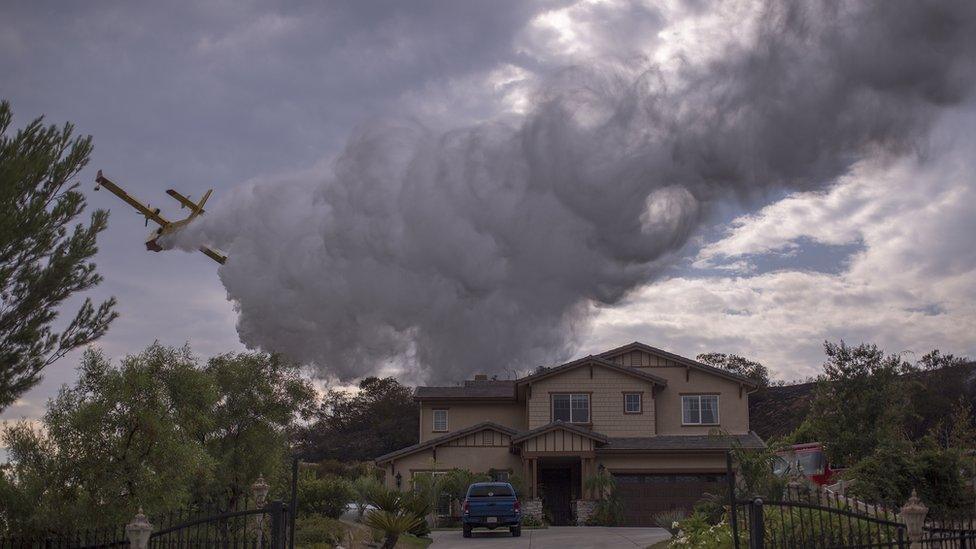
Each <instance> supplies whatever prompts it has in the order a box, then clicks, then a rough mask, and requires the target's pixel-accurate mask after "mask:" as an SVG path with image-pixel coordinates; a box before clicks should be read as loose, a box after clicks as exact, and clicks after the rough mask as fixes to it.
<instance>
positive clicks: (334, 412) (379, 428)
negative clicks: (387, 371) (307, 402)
mask: <svg viewBox="0 0 976 549" xmlns="http://www.w3.org/2000/svg"><path fill="white" fill-rule="evenodd" d="M419 421H420V407H419V406H418V405H417V403H416V402H414V401H413V395H412V392H411V389H410V388H409V387H407V386H405V385H402V384H400V382H398V381H397V380H396V379H394V378H392V377H387V378H377V377H368V378H366V379H363V380H362V381H361V382H360V383H359V392H358V393H356V394H355V395H350V394H349V393H347V392H345V391H335V390H333V391H329V393H328V394H327V395H326V396H325V398H324V400H323V402H322V404H321V406H320V407H319V409H318V411H317V413H316V419H315V420H314V421H313V422H312V423H311V424H310V425H309V426H308V427H306V428H304V429H302V430H301V431H300V432H299V433H298V434H297V437H296V438H297V440H296V441H295V442H296V444H297V445H298V446H299V447H301V448H302V451H303V452H304V453H305V455H306V458H307V459H315V460H321V459H336V460H339V461H366V460H370V459H373V458H375V457H377V456H380V455H383V454H385V453H388V452H392V451H393V450H397V449H400V448H403V447H404V446H409V445H411V444H416V443H417V440H418V436H419Z"/></svg>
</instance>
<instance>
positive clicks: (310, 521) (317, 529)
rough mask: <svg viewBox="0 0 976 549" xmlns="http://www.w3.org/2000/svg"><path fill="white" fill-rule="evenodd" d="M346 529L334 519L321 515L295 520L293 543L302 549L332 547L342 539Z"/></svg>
mask: <svg viewBox="0 0 976 549" xmlns="http://www.w3.org/2000/svg"><path fill="white" fill-rule="evenodd" d="M345 535H346V529H345V528H344V527H343V525H342V523H341V522H339V521H338V520H336V519H332V518H329V517H321V516H309V517H302V518H299V519H296V520H295V545H296V546H297V547H301V548H303V549H312V548H315V549H318V548H319V547H323V548H325V547H333V546H336V545H339V544H340V543H342V542H343V541H344V538H345Z"/></svg>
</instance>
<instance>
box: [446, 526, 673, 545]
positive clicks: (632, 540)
mask: <svg viewBox="0 0 976 549" xmlns="http://www.w3.org/2000/svg"><path fill="white" fill-rule="evenodd" d="M431 537H432V538H433V539H434V543H433V545H431V548H432V549H468V548H478V547H492V548H498V549H514V548H516V547H517V548H520V549H529V548H531V549H568V548H571V547H640V548H641V549H643V548H645V547H647V546H648V545H651V544H654V543H657V542H659V541H662V540H666V539H668V538H669V537H671V536H670V535H668V532H667V531H666V530H664V529H663V528H604V527H599V526H584V527H576V526H551V527H549V528H546V529H544V530H527V529H523V530H522V536H521V537H518V538H513V537H512V536H511V534H509V533H508V530H507V529H506V530H502V529H498V530H495V531H494V532H492V531H490V530H475V531H474V532H473V533H472V537H470V538H468V539H465V538H463V537H462V536H461V531H460V530H451V531H443V532H431Z"/></svg>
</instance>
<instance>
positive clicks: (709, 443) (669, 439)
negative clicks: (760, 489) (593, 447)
mask: <svg viewBox="0 0 976 549" xmlns="http://www.w3.org/2000/svg"><path fill="white" fill-rule="evenodd" d="M513 440H514V439H513ZM737 445H738V446H740V447H742V448H745V449H757V448H765V447H766V443H764V442H763V440H762V439H761V438H759V435H757V434H756V433H754V432H752V431H750V432H749V434H746V435H657V436H653V437H622V438H610V439H608V440H607V443H606V444H604V445H603V446H601V447H600V448H599V449H598V451H599V452H626V453H631V452H682V451H695V452H697V451H709V450H711V451H714V450H731V449H732V448H734V447H736V446H737Z"/></svg>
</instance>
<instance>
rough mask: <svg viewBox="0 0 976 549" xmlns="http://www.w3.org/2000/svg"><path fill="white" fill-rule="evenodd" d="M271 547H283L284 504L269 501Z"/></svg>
mask: <svg viewBox="0 0 976 549" xmlns="http://www.w3.org/2000/svg"><path fill="white" fill-rule="evenodd" d="M271 549H285V504H284V502H283V501H281V500H275V501H272V502H271Z"/></svg>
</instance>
